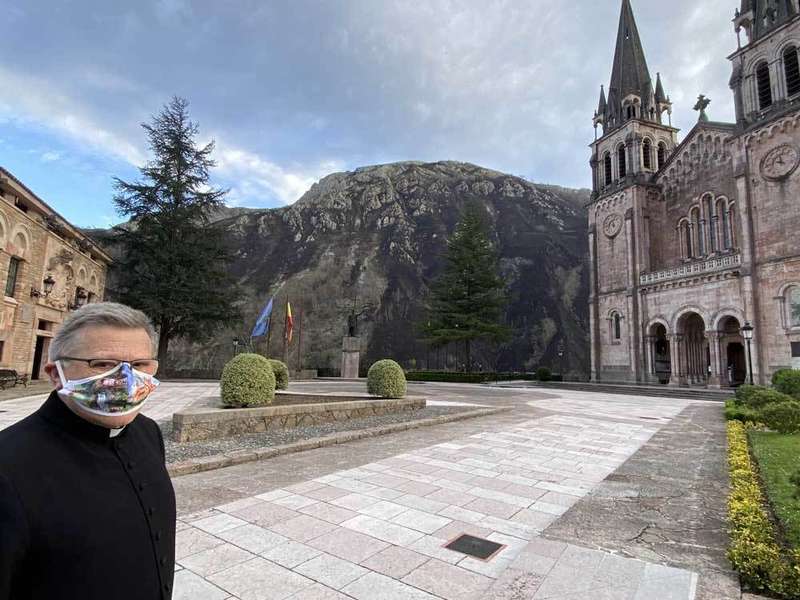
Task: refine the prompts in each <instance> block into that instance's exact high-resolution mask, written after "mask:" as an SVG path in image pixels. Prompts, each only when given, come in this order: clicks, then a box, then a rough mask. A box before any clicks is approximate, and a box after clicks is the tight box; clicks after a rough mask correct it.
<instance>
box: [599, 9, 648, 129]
mask: <svg viewBox="0 0 800 600" xmlns="http://www.w3.org/2000/svg"><path fill="white" fill-rule="evenodd" d="M652 89H653V84H652V80H651V79H650V71H649V69H648V68H647V61H646V60H645V57H644V49H643V48H642V41H641V39H639V30H638V28H637V27H636V19H635V18H634V16H633V8H631V3H630V0H622V10H621V12H620V16H619V31H618V32H617V47H616V51H615V53H614V68H613V70H612V72H611V85H609V86H608V104H609V105H610V107H611V111H613V112H614V113H616V117H617V118H616V119H615V121H616V122H617V123H620V124H621V123H622V122H624V121H625V118H624V117H623V111H622V102H623V100H625V98H626V97H627V96H629V95H630V94H633V95H635V96H638V97H639V98H640V99H641V102H642V114H645V115H646V114H647V108H649V107H648V106H647V104H648V103H649V102H650V94H652Z"/></svg>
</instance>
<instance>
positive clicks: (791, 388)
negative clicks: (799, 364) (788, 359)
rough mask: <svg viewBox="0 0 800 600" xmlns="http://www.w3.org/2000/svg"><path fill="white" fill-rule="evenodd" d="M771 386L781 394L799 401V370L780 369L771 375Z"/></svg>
mask: <svg viewBox="0 0 800 600" xmlns="http://www.w3.org/2000/svg"><path fill="white" fill-rule="evenodd" d="M772 385H773V386H775V389H776V390H778V391H779V392H781V393H783V394H787V395H789V396H792V397H793V398H794V399H796V400H800V370H797V369H781V370H780V371H775V373H774V374H773V375H772Z"/></svg>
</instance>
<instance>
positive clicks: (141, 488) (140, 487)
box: [139, 483, 144, 492]
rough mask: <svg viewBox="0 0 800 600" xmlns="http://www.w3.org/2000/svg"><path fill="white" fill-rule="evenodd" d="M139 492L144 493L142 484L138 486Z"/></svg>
mask: <svg viewBox="0 0 800 600" xmlns="http://www.w3.org/2000/svg"><path fill="white" fill-rule="evenodd" d="M139 491H140V492H142V491H144V484H143V483H140V484H139Z"/></svg>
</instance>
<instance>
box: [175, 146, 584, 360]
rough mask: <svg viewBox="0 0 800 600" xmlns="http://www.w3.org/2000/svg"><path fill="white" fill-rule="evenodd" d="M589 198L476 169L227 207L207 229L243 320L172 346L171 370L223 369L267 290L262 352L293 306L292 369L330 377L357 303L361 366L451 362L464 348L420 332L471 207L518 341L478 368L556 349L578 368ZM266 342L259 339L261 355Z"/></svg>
mask: <svg viewBox="0 0 800 600" xmlns="http://www.w3.org/2000/svg"><path fill="white" fill-rule="evenodd" d="M586 199H588V191H585V190H569V189H565V188H558V187H552V186H543V185H537V184H533V183H530V182H528V181H525V180H523V179H521V178H519V177H514V176H511V175H507V174H503V173H499V172H496V171H492V170H489V169H485V168H481V167H478V166H475V165H471V164H465V163H456V162H436V163H418V162H403V163H395V164H389V165H379V166H372V167H364V168H360V169H357V170H356V171H353V172H347V173H335V174H332V175H329V176H327V177H325V178H324V179H322V180H321V181H320V182H319V183H317V184H315V185H314V186H313V187H312V188H311V189H310V190H309V191H308V192H307V193H306V194H305V195H304V196H303V197H302V198H300V200H298V201H297V202H296V203H295V204H293V205H291V206H287V207H284V208H280V209H271V210H247V211H242V210H236V211H232V212H230V213H227V212H225V213H223V214H220V215H219V220H218V221H217V222H216V223H215V226H216V227H221V228H223V229H224V230H225V231H226V233H227V239H228V241H229V243H230V248H231V250H232V252H233V253H234V254H235V256H236V260H235V262H234V263H233V265H232V273H233V274H234V275H235V277H236V279H237V280H238V281H239V282H240V284H241V285H242V288H243V290H244V292H245V294H244V296H243V298H242V312H243V315H244V320H243V322H242V324H241V326H240V327H239V328H237V329H235V330H228V331H225V332H223V333H220V334H219V335H218V336H216V338H215V341H214V342H213V343H211V344H204V345H203V346H202V347H200V346H198V345H193V344H191V343H190V342H186V341H184V342H179V343H177V344H175V346H174V348H173V352H172V355H173V357H174V363H175V365H176V366H179V367H181V368H185V369H199V370H205V369H211V370H213V369H216V368H218V367H219V366H220V365H221V364H222V363H223V362H224V361H225V360H226V359H227V358H229V357H230V355H231V354H232V352H233V344H232V340H233V338H234V337H237V338H240V339H249V332H250V329H251V328H252V326H253V323H254V321H255V319H256V316H257V314H258V312H259V311H260V310H261V308H262V306H263V305H264V303H265V302H266V300H267V299H268V298H269V297H271V296H273V295H275V296H276V311H275V313H274V315H273V332H272V336H271V338H270V340H269V344H270V348H269V350H270V353H271V354H272V355H275V356H280V355H281V354H282V353H283V352H284V347H283V341H282V337H283V321H284V306H285V301H286V299H287V298H288V299H290V301H291V303H292V308H293V311H294V314H295V321H296V326H295V334H294V340H293V342H292V344H291V346H290V347H289V358H290V363H291V366H292V368H296V367H297V365H298V364H299V362H298V361H299V360H302V364H303V366H304V367H305V368H327V369H336V368H338V366H339V361H340V348H341V341H342V336H343V335H345V333H346V323H347V315H348V314H349V312H350V311H351V309H352V308H353V306H356V307H357V308H358V309H362V308H365V313H364V315H363V316H362V317H361V319H360V321H359V335H360V336H361V337H362V340H363V342H362V343H363V352H364V359H363V361H362V363H363V364H366V365H368V364H370V363H371V362H372V361H374V360H375V359H378V358H383V357H393V358H395V359H397V360H398V361H400V362H401V363H403V364H404V365H406V366H411V367H414V366H416V367H419V368H424V367H426V366H429V367H431V368H437V367H444V366H445V364H449V366H450V367H456V366H457V365H459V364H460V362H461V361H463V358H462V357H461V356H460V354H459V352H460V349H456V348H452V349H449V350H439V351H431V350H429V349H427V348H426V346H425V345H424V344H422V343H420V342H418V341H417V331H416V324H417V323H418V322H420V320H421V319H422V318H424V308H423V307H424V303H425V300H426V297H427V292H428V287H429V285H430V283H431V282H432V280H433V279H434V278H435V277H436V275H437V273H438V272H439V270H440V269H441V267H442V264H443V262H442V260H441V259H442V255H443V252H444V249H445V242H446V239H447V236H448V235H449V233H450V232H451V231H452V230H453V228H454V226H455V224H456V223H457V222H458V219H459V216H460V213H461V210H462V209H463V207H464V205H465V203H467V202H477V203H478V204H479V205H480V206H482V207H484V209H485V213H486V221H487V224H488V226H489V229H490V235H491V237H492V239H493V240H494V243H495V244H496V247H497V249H498V250H499V254H500V256H501V270H502V274H503V276H504V277H505V278H506V280H507V281H508V285H509V291H510V304H509V307H508V312H507V315H506V318H507V322H508V324H509V325H510V326H511V327H512V329H513V340H512V341H511V342H510V343H508V344H506V345H504V346H503V347H502V348H500V349H499V350H498V349H492V348H483V349H482V350H479V351H478V354H477V359H476V360H477V361H478V362H481V363H482V366H484V367H487V368H499V369H503V370H510V369H534V368H536V367H537V366H539V365H548V366H552V367H553V368H554V369H557V370H558V369H560V366H561V365H559V359H558V358H557V350H558V346H559V343H563V348H564V358H563V366H564V370H565V371H572V372H573V373H575V374H577V373H578V372H580V373H583V372H585V371H586V370H587V368H588V362H589V361H588V350H589V345H588V341H587V331H588V324H587V319H588V315H587V308H586V307H587V293H588V275H587V272H586V265H585V258H586V256H587V248H586V239H587V236H586V218H585V211H584V209H583V203H584V202H585V201H586ZM298 321H300V322H301V323H302V324H301V323H298ZM301 328H302V332H301ZM301 338H302V339H301ZM300 344H302V347H301V346H300ZM266 345H267V341H266V340H261V341H259V342H258V344H257V346H256V349H257V350H259V351H262V352H263V351H265V350H266ZM300 354H302V358H301V356H300Z"/></svg>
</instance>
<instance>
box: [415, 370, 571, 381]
mask: <svg viewBox="0 0 800 600" xmlns="http://www.w3.org/2000/svg"><path fill="white" fill-rule="evenodd" d="M406 379H407V380H408V381H431V382H446V383H488V382H491V381H536V375H534V374H533V373H494V372H480V373H461V372H456V371H409V372H407V373H406ZM561 379H562V377H561V376H560V375H553V376H552V378H551V381H561Z"/></svg>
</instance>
